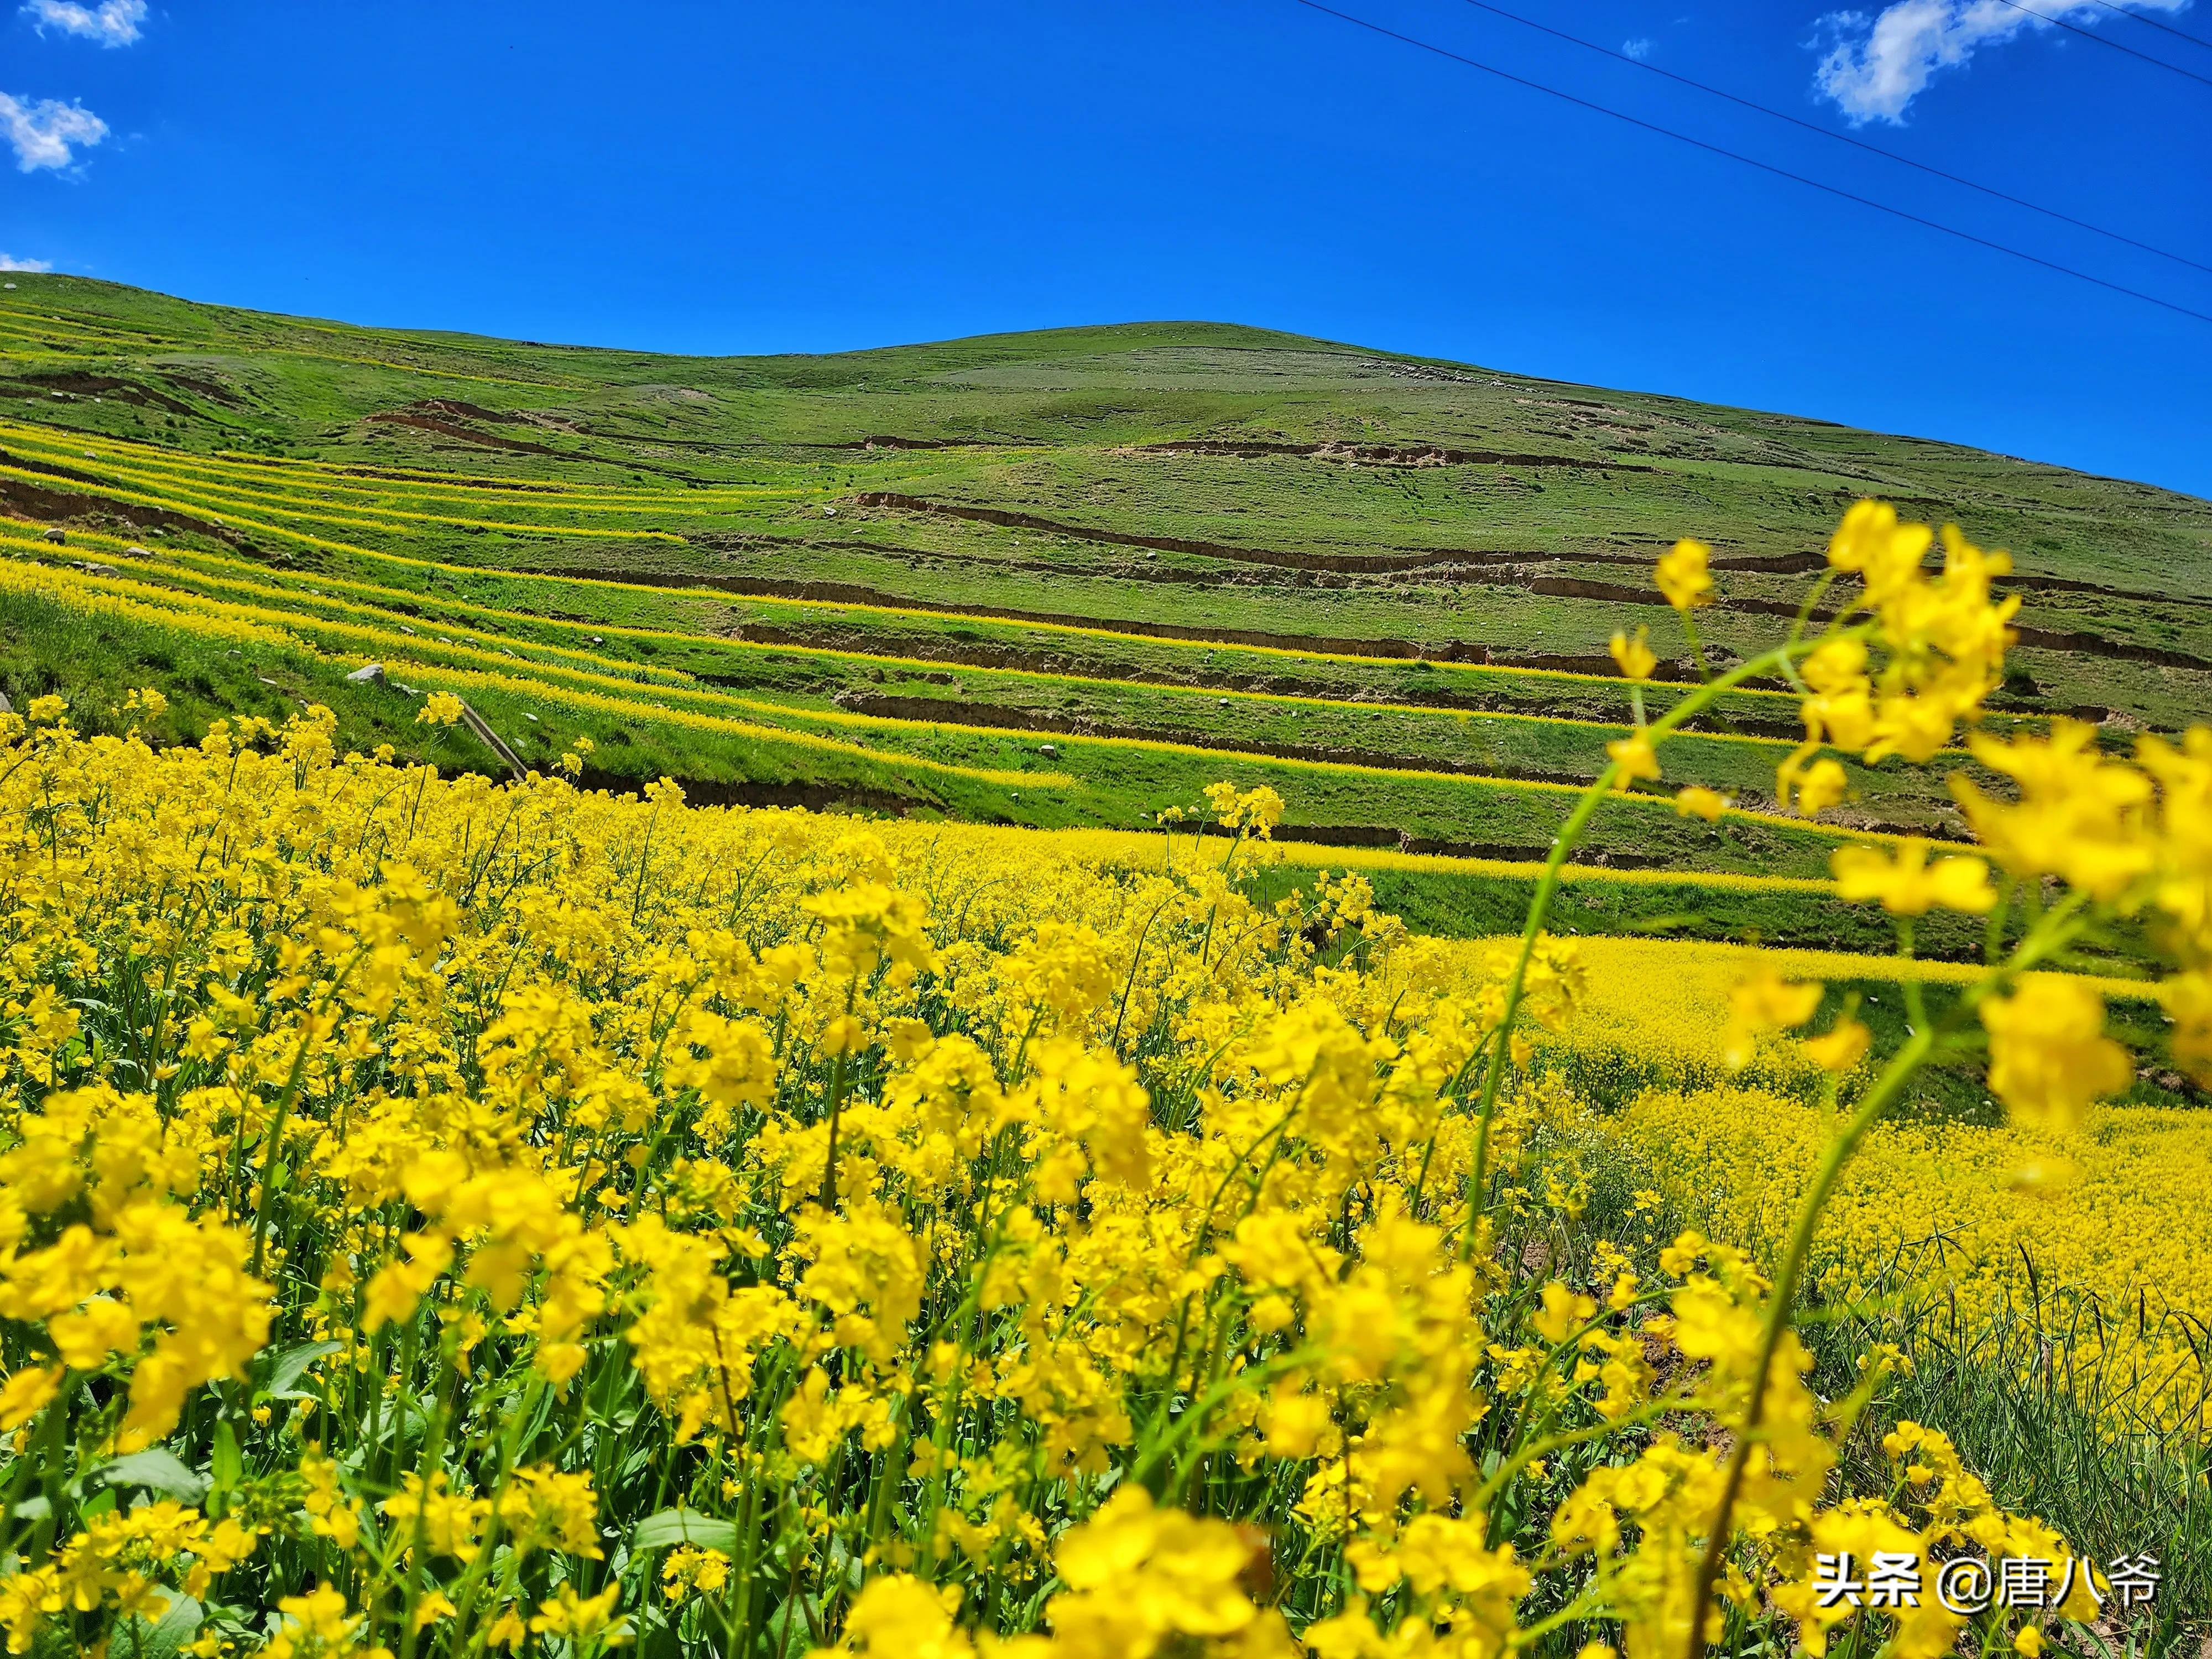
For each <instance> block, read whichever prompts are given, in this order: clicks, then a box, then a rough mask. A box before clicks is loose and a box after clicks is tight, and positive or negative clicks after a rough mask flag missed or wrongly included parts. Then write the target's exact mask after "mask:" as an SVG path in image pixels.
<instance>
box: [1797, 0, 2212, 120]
mask: <svg viewBox="0 0 2212 1659" xmlns="http://www.w3.org/2000/svg"><path fill="white" fill-rule="evenodd" d="M2135 3H2136V5H2138V6H2139V7H2140V8H2141V9H2143V10H2146V11H2179V10H2180V9H2181V8H2182V7H2183V6H2184V5H2185V4H2186V3H2187V0H2135ZM2104 12H2105V8H2104V7H2103V6H2102V5H2100V4H2098V3H2097V0H2043V3H2041V4H2039V5H2037V6H2036V7H2035V8H2034V9H2033V10H2022V9H2021V8H2020V7H2018V6H2012V5H2007V4H2006V3H2004V0H1897V3H1895V4H1893V5H1891V6H1889V7H1887V8H1886V9H1884V10H1883V11H1882V13H1881V15H1880V16H1878V17H1875V18H1871V19H1869V17H1868V16H1867V15H1866V14H1865V13H1864V12H1863V11H1838V12H1831V13H1830V14H1829V15H1827V16H1826V17H1823V18H1822V19H1821V20H1820V24H1819V26H1818V27H1819V30H1820V33H1819V34H1818V35H1817V36H1816V37H1815V40H1814V46H1815V49H1818V48H1820V47H1821V46H1825V47H1826V48H1827V50H1826V54H1825V55H1824V56H1823V57H1822V58H1821V59H1820V68H1819V69H1818V70H1815V71H1814V76H1813V80H1814V85H1816V86H1817V87H1819V88H1820V90H1821V92H1823V93H1825V94H1826V95H1827V96H1828V97H1829V98H1831V99H1832V100H1834V101H1835V105H1836V107H1837V108H1838V109H1840V110H1842V111H1843V112H1844V115H1845V116H1847V117H1848V118H1850V123H1851V125H1853V126H1863V125H1866V124H1867V123H1868V122H1869V121H1887V122H1890V123H1891V124H1892V125H1903V123H1904V120H1905V110H1906V108H1907V107H1908V106H1910V105H1911V102H1912V100H1914V99H1915V98H1917V97H1918V96H1919V95H1920V94H1921V93H1922V92H1923V90H1925V89H1926V88H1927V86H1928V83H1929V82H1930V81H1932V80H1934V79H1935V78H1936V76H1937V75H1939V74H1941V73H1942V71H1943V70H1948V69H1957V68H1959V67H1960V65H1962V64H1965V63H1966V60H1967V59H1969V58H1972V56H1973V55H1974V53H1975V52H1976V51H1977V50H1978V49H1979V48H1980V47H1983V46H2002V45H2003V44H2004V42H2006V41H2008V40H2011V39H2013V37H2014V36H2015V35H2018V34H2021V33H2024V32H2027V31H2042V30H2045V29H2048V28H2050V27H2051V25H2052V23H2053V22H2054V21H2056V20H2057V19H2060V18H2063V19H2065V20H2066V21H2068V22H2070V23H2088V22H2091V21H2094V20H2095V19H2096V18H2098V17H2099V16H2100V15H2102V14H2103V13H2104Z"/></svg>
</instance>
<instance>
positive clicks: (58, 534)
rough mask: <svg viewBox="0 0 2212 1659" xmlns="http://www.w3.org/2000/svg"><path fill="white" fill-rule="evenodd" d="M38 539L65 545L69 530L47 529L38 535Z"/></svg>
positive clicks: (67, 543) (67, 542)
mask: <svg viewBox="0 0 2212 1659" xmlns="http://www.w3.org/2000/svg"><path fill="white" fill-rule="evenodd" d="M39 539H40V541H42V542H52V543H54V544H57V545H58V546H61V547H67V546H68V545H69V532H68V531H66V530H62V529H58V528H57V529H53V530H49V531H46V532H43V533H42V534H41V535H40V538H39Z"/></svg>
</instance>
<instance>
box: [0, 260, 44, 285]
mask: <svg viewBox="0 0 2212 1659" xmlns="http://www.w3.org/2000/svg"><path fill="white" fill-rule="evenodd" d="M53 268H54V267H53V264H52V261H50V260H46V259H18V258H16V257H15V255H14V254H12V253H0V270H52V269H53ZM10 286H12V284H11V285H10Z"/></svg>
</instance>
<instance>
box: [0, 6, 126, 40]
mask: <svg viewBox="0 0 2212 1659" xmlns="http://www.w3.org/2000/svg"><path fill="white" fill-rule="evenodd" d="M23 15H25V16H27V17H28V18H29V19H30V20H31V21H33V22H34V23H36V24H37V25H38V27H39V33H41V34H44V33H46V31H47V30H48V29H49V28H57V29H59V30H60V31H61V32H62V33H64V34H75V35H81V36H82V37H83V38H84V39H85V40H97V41H99V42H100V45H101V46H129V45H130V44H131V42H132V41H133V40H137V38H138V26H139V25H140V24H141V23H143V22H144V21H146V0H101V3H100V5H98V6H80V5H77V4H76V3H74V0H30V3H29V4H27V5H26V6H25V7H24V8H23Z"/></svg>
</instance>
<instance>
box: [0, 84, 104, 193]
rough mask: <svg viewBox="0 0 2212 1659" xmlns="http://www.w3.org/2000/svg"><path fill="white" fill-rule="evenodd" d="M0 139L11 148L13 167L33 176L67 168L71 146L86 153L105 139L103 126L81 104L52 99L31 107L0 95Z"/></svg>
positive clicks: (72, 154)
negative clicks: (58, 168)
mask: <svg viewBox="0 0 2212 1659" xmlns="http://www.w3.org/2000/svg"><path fill="white" fill-rule="evenodd" d="M0 135H4V136H5V137H6V138H7V140H8V142H9V143H11V144H13V145H14V146H15V165H16V166H17V167H19V168H21V170H22V171H23V172H25V173H36V172H37V171H38V170H39V169H40V167H67V166H68V165H69V164H70V162H71V161H74V160H76V151H75V150H74V149H72V148H71V146H78V147H82V148H83V149H90V148H91V147H92V146H93V145H94V144H96V143H99V142H100V140H101V139H103V138H105V137H107V123H106V122H105V121H103V120H101V119H100V118H99V117H98V116H97V115H94V113H93V112H91V111H90V110H88V109H87V108H85V107H84V106H83V105H82V104H64V103H63V102H61V101H60V100H58V99H53V98H42V99H40V100H39V101H38V102H36V103H31V102H29V101H27V100H24V99H21V98H11V97H9V95H8V94H6V93H4V92H0Z"/></svg>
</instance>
